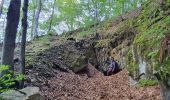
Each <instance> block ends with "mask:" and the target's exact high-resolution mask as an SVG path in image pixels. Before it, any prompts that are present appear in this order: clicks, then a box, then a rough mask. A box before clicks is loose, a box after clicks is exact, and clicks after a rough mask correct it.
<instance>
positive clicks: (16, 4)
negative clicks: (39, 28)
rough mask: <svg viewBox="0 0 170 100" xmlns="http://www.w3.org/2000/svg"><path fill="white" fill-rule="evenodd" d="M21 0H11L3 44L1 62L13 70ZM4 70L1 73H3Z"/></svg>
mask: <svg viewBox="0 0 170 100" xmlns="http://www.w3.org/2000/svg"><path fill="white" fill-rule="evenodd" d="M20 6H21V0H11V1H10V5H9V8H8V13H7V25H6V29H5V37H4V42H3V43H4V44H3V55H2V64H3V65H9V66H10V70H13V57H14V49H15V39H16V33H17V28H18V24H19V18H20ZM4 73H5V72H3V73H1V75H3V74H4Z"/></svg>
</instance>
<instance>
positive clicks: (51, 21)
mask: <svg viewBox="0 0 170 100" xmlns="http://www.w3.org/2000/svg"><path fill="white" fill-rule="evenodd" d="M55 2H56V0H54V4H53V11H52V14H51V20H50V25H49V28H48V33H49V32H50V31H51V25H52V23H53V16H54V10H55Z"/></svg>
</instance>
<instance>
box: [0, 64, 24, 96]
mask: <svg viewBox="0 0 170 100" xmlns="http://www.w3.org/2000/svg"><path fill="white" fill-rule="evenodd" d="M7 70H9V66H6V65H0V73H2V71H7ZM23 78H24V76H23V75H21V74H14V73H13V72H10V71H8V73H6V74H4V75H3V76H2V77H0V93H2V92H5V91H7V90H10V89H14V87H12V86H13V85H15V81H19V80H22V79H23Z"/></svg>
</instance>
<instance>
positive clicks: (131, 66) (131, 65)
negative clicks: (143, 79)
mask: <svg viewBox="0 0 170 100" xmlns="http://www.w3.org/2000/svg"><path fill="white" fill-rule="evenodd" d="M126 63H127V69H128V71H129V74H130V76H132V77H133V73H134V72H136V71H137V70H138V69H139V67H138V63H137V62H136V61H134V60H133V54H132V52H131V50H129V52H128V54H127V56H126Z"/></svg>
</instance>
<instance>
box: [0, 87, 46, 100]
mask: <svg viewBox="0 0 170 100" xmlns="http://www.w3.org/2000/svg"><path fill="white" fill-rule="evenodd" d="M0 99H2V100H45V99H44V98H43V96H42V95H41V94H40V92H39V88H38V87H26V88H24V89H22V90H19V91H17V90H9V91H7V92H4V93H2V94H1V95H0Z"/></svg>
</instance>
